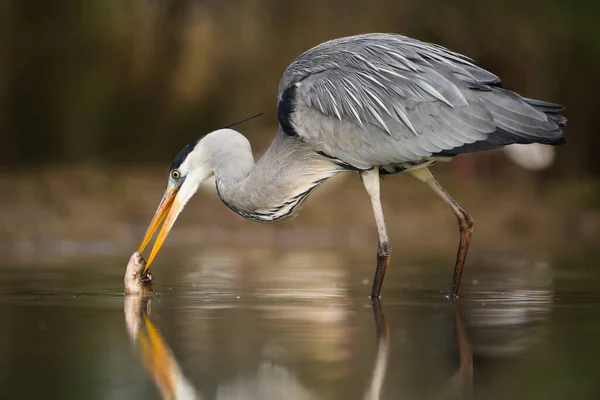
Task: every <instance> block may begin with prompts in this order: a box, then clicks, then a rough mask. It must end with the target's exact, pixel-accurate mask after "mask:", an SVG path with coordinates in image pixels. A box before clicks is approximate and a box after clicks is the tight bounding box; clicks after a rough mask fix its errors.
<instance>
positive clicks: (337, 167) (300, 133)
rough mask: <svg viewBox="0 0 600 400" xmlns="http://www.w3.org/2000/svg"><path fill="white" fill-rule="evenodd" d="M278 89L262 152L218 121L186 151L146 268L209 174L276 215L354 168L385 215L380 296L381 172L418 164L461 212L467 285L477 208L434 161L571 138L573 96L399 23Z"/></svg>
mask: <svg viewBox="0 0 600 400" xmlns="http://www.w3.org/2000/svg"><path fill="white" fill-rule="evenodd" d="M277 99H278V107H277V115H278V119H279V131H278V133H277V135H276V137H275V139H274V141H273V143H272V144H271V145H270V147H269V148H268V150H267V151H266V153H265V154H264V155H263V157H262V158H261V159H260V160H259V161H258V162H257V163H255V161H254V157H253V155H252V150H251V147H250V143H249V142H248V140H247V139H246V138H245V137H244V136H243V135H242V134H240V133H238V132H236V131H234V130H232V129H220V130H217V131H214V132H211V133H209V134H207V135H205V136H203V137H201V138H199V139H197V140H196V141H194V142H193V143H190V144H188V145H187V146H186V147H184V148H183V150H181V152H180V153H179V154H178V155H177V156H176V158H175V160H174V161H173V163H172V164H171V167H170V169H169V177H168V181H167V187H166V190H165V192H164V195H163V198H162V200H161V202H160V204H159V206H158V209H157V210H156V213H155V215H154V217H153V219H152V222H151V223H150V226H149V227H148V230H147V232H146V234H145V236H144V239H143V240H142V243H141V244H140V247H139V249H138V251H139V252H140V253H141V252H142V251H143V250H144V249H145V247H146V246H147V244H148V243H149V241H150V239H151V238H152V237H153V235H154V233H155V232H156V231H157V230H158V228H159V226H160V225H161V223H162V228H161V229H160V231H159V233H158V236H157V238H156V241H155V244H154V246H153V248H152V251H151V253H150V256H149V258H148V263H147V265H146V269H147V268H148V267H149V266H150V264H151V263H152V261H153V260H154V258H155V256H156V254H157V252H158V250H159V249H160V247H161V246H162V244H163V242H164V240H165V238H166V236H167V235H168V233H169V230H170V229H171V227H172V226H173V223H174V222H175V219H176V218H177V216H178V215H179V213H180V212H181V210H182V209H183V207H184V206H185V204H186V203H187V202H188V200H189V199H190V198H191V197H192V195H193V194H194V193H195V192H196V190H197V189H198V186H199V184H200V183H201V182H203V181H205V180H207V179H209V178H211V177H212V176H214V178H215V182H216V188H217V192H218V194H219V197H220V198H221V200H222V201H223V202H224V203H225V204H226V205H227V206H228V207H229V208H231V209H232V210H234V211H235V212H237V213H238V214H240V215H242V216H244V217H245V218H247V219H251V220H256V221H265V222H272V221H278V220H283V219H285V218H288V217H290V216H292V215H293V214H294V213H295V212H296V211H297V210H298V208H299V207H300V205H301V204H302V202H303V201H304V200H305V199H306V198H307V196H308V195H309V194H311V193H312V192H313V191H314V190H315V189H317V188H318V187H319V186H320V185H321V184H322V183H323V182H325V181H326V180H327V179H328V178H330V177H332V176H334V175H336V174H339V173H341V172H345V171H355V172H358V173H359V174H360V177H361V178H362V181H363V183H364V186H365V188H366V190H367V192H368V194H369V196H370V198H371V204H372V207H373V212H374V215H375V221H376V225H377V232H378V237H379V244H378V249H377V267H376V270H375V277H374V279H373V286H372V290H371V296H372V297H379V296H380V293H381V286H382V284H383V279H384V275H385V272H386V269H387V267H388V265H389V261H390V254H391V245H390V240H389V238H388V234H387V229H386V225H385V222H384V218H383V210H382V207H381V201H380V188H379V184H380V179H379V178H380V176H381V175H385V174H394V173H400V172H408V173H410V174H412V175H413V176H415V177H416V178H418V179H419V180H421V181H423V182H425V183H426V184H427V185H429V186H430V187H431V188H432V189H433V190H434V192H435V193H437V194H438V196H440V197H441V198H442V199H443V200H444V201H445V202H446V203H447V204H448V205H449V206H450V208H451V209H452V211H453V212H454V214H455V215H456V217H457V219H458V225H459V232H460V240H459V245H458V253H457V257H456V262H455V266H454V274H453V278H452V284H451V288H450V296H451V297H456V296H457V295H458V291H459V285H460V278H461V274H462V271H463V266H464V263H465V258H466V256H467V250H468V248H469V243H470V241H471V236H472V233H473V219H472V218H471V217H470V216H469V214H467V213H466V212H465V211H464V210H463V209H462V208H461V207H460V206H459V205H458V203H457V202H456V201H454V200H453V199H452V197H450V195H449V194H448V193H447V192H446V191H445V190H444V189H443V188H442V186H441V185H440V184H439V183H438V182H437V181H436V180H435V179H434V178H433V176H432V174H431V173H430V171H429V169H428V167H429V166H431V165H432V164H434V163H436V162H438V161H448V160H450V159H451V158H452V157H454V156H456V155H459V154H463V153H471V152H477V151H483V150H491V149H496V148H500V147H503V146H506V145H508V144H513V143H521V144H529V143H542V144H550V145H557V144H562V143H563V142H564V141H565V140H564V137H563V127H564V125H565V124H566V119H565V118H564V117H562V116H561V115H560V114H559V113H560V112H561V111H562V110H563V106H561V105H558V104H553V103H548V102H544V101H540V100H534V99H529V98H525V97H521V96H520V95H519V94H517V93H515V92H512V91H509V90H507V89H504V88H503V87H502V84H501V81H500V79H499V78H498V77H497V76H496V75H494V74H492V73H491V72H488V71H486V70H485V69H483V68H481V67H478V66H477V65H476V64H475V62H474V61H473V60H471V59H469V58H467V57H465V56H463V55H461V54H458V53H456V52H453V51H450V50H448V49H446V48H444V47H442V46H439V45H436V44H430V43H425V42H422V41H419V40H416V39H412V38H409V37H406V36H401V35H398V34H383V33H373V34H362V35H357V36H350V37H344V38H340V39H335V40H331V41H328V42H325V43H322V44H320V45H318V46H316V47H313V48H311V49H309V50H307V51H306V52H304V53H303V54H301V55H300V56H299V57H298V58H296V60H294V61H293V62H292V63H291V64H290V66H289V67H288V68H287V69H286V70H285V72H284V74H283V76H282V78H281V81H280V83H279V90H278V97H277Z"/></svg>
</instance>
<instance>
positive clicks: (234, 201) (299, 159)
mask: <svg viewBox="0 0 600 400" xmlns="http://www.w3.org/2000/svg"><path fill="white" fill-rule="evenodd" d="M229 152H230V153H231V157H228V159H229V160H230V161H231V160H240V161H241V162H227V163H226V164H223V165H220V166H218V167H216V168H215V169H214V173H215V180H216V185H217V192H218V193H219V197H220V198H221V200H222V201H223V202H224V203H225V204H226V205H227V206H228V207H229V208H231V209H232V210H233V211H235V212H237V213H238V214H240V215H242V216H243V217H245V218H248V219H254V220H260V221H266V222H269V221H276V220H279V219H283V218H287V217H290V216H292V215H293V214H294V213H295V212H296V211H297V210H298V209H299V206H300V205H301V203H302V201H303V200H304V198H305V197H306V196H308V194H310V193H311V192H312V191H313V190H314V189H316V188H317V187H318V186H319V185H320V184H321V183H322V182H324V181H325V180H326V179H327V178H329V177H331V176H333V175H335V174H337V173H338V172H340V168H339V167H338V166H336V165H335V164H333V163H331V162H329V161H327V160H325V159H323V158H322V157H320V156H318V155H317V154H316V153H315V152H314V151H313V150H312V149H310V148H309V147H308V146H306V145H305V144H304V143H302V142H301V141H299V140H297V139H295V138H292V137H289V136H287V135H285V134H281V133H280V134H279V135H277V137H276V139H275V140H274V141H273V143H272V144H271V146H270V147H269V148H268V149H267V151H266V152H265V154H264V155H263V156H262V158H261V159H260V160H259V161H258V162H257V163H256V164H254V158H253V157H252V154H251V151H250V150H249V149H235V150H234V149H230V150H229ZM248 152H250V154H247V153H248ZM233 153H235V154H233Z"/></svg>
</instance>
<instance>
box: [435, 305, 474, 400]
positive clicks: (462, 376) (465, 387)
mask: <svg viewBox="0 0 600 400" xmlns="http://www.w3.org/2000/svg"><path fill="white" fill-rule="evenodd" d="M451 304H452V314H453V317H454V325H455V329H456V344H457V348H458V360H459V362H458V368H457V369H456V372H455V373H454V374H453V375H452V376H451V377H450V379H448V380H447V381H446V383H444V385H443V386H442V388H441V390H440V392H439V393H438V395H437V396H435V398H436V399H446V398H451V397H459V396H460V397H461V398H465V397H467V398H468V397H472V392H473V351H472V349H471V342H470V341H469V338H468V336H467V330H466V329H465V324H464V322H463V319H462V316H461V314H460V305H459V303H458V301H456V300H454V301H452V302H451Z"/></svg>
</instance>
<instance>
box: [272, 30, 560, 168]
mask: <svg viewBox="0 0 600 400" xmlns="http://www.w3.org/2000/svg"><path fill="white" fill-rule="evenodd" d="M499 85H500V79H499V78H498V77H497V76H495V75H494V74H492V73H490V72H488V71H486V70H484V69H482V68H480V67H478V66H476V65H475V64H474V63H473V62H472V61H471V60H469V59H468V58H466V57H464V56H462V55H460V54H457V53H454V52H451V51H450V50H447V49H445V48H443V47H441V46H438V45H433V44H428V43H423V42H420V41H417V40H414V39H410V38H407V37H404V36H400V35H393V34H368V35H359V36H353V37H348V38H343V39H337V40H334V41H330V42H326V43H323V44H321V45H319V46H317V47H315V48H313V49H311V50H309V51H307V52H305V53H304V54H302V55H301V56H300V57H298V58H297V59H296V60H295V61H294V62H293V63H292V64H291V65H290V67H288V69H287V70H286V72H285V73H284V76H283V77H282V80H281V82H280V87H279V101H280V103H279V108H280V110H279V117H280V123H281V125H282V128H283V129H284V130H285V131H286V132H288V134H297V135H298V136H300V137H301V138H302V139H303V140H304V141H305V142H306V143H308V144H309V145H312V146H313V147H314V148H315V150H318V151H321V152H323V153H326V154H328V155H329V156H331V157H335V158H336V159H339V160H341V161H343V162H344V163H347V164H350V165H352V166H354V167H356V168H369V167H370V166H373V165H394V164H402V163H418V162H421V161H423V160H424V159H427V158H429V157H435V156H449V155H450V156H452V155H455V154H459V153H462V152H466V151H478V150H487V149H490V148H496V147H500V146H503V145H506V144H509V143H532V142H540V143H553V142H556V141H559V140H560V139H562V130H561V126H562V125H564V120H563V119H561V118H560V117H557V115H558V114H557V113H558V112H559V111H560V110H562V108H561V106H559V105H555V104H551V103H546V102H541V101H538V100H531V99H525V98H522V97H521V96H519V95H518V94H516V93H513V92H510V91H507V90H505V89H502V88H501V87H500V86H499ZM285 99H287V101H288V102H287V103H285V102H284V100H285ZM284 103H285V104H284ZM282 111H283V112H282ZM561 122H563V124H561ZM286 125H287V127H288V129H286Z"/></svg>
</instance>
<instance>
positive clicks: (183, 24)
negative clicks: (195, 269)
mask: <svg viewBox="0 0 600 400" xmlns="http://www.w3.org/2000/svg"><path fill="white" fill-rule="evenodd" d="M598 15H600V2H598V1H589V2H586V1H573V2H564V1H558V0H529V1H524V0H519V1H517V0H506V1H498V0H493V1H486V2H483V1H477V0H458V1H447V0H429V1H419V0H401V1H399V0H328V1H323V0H304V1H290V0H263V1H259V0H244V1H242V0H238V1H231V0H225V1H223V0H219V1H217V0H205V1H192V0H180V1H166V0H135V1H120V0H59V1H53V2H47V1H18V0H2V1H0V60H1V61H0V143H1V144H0V164H2V165H17V164H19V165H29V164H47V163H53V164H54V163H114V162H132V163H150V162H158V161H160V162H167V161H168V160H169V159H171V158H172V157H173V156H174V154H175V153H176V152H177V151H178V150H179V149H180V148H182V147H183V146H184V145H185V144H186V143H188V142H190V141H191V140H193V139H194V138H196V137H198V136H200V135H202V134H204V133H206V132H208V131H211V130H214V129H216V128H219V127H221V126H224V125H227V124H228V123H230V122H232V121H235V120H237V119H240V118H243V117H245V116H248V115H252V114H254V113H256V112H260V111H264V112H266V116H264V117H262V118H261V119H260V120H258V121H255V122H253V123H252V124H253V125H248V126H244V127H242V128H240V130H241V131H244V132H245V133H247V134H248V136H249V138H250V139H251V141H253V142H254V143H256V144H257V149H260V148H264V146H265V145H266V143H268V141H269V140H270V139H271V138H272V137H273V135H274V132H275V127H276V124H277V118H276V92H277V85H278V82H279V78H280V76H281V74H282V73H283V71H284V69H285V68H286V67H287V65H288V64H289V63H290V62H291V61H292V60H293V59H294V58H295V57H296V56H297V55H299V54H300V53H301V52H303V51H304V50H306V49H308V48H310V47H312V46H313V45H316V44H318V43H320V42H322V41H325V40H328V39H332V38H336V37H341V36H346V35H351V34H356V33H363V32H375V31H380V32H398V33H402V34H405V35H409V36H413V37H416V38H419V39H421V40H425V41H432V42H437V43H439V44H442V45H444V46H446V47H449V48H451V49H452V50H455V51H458V52H461V53H464V54H466V55H468V56H470V57H472V58H473V59H475V60H476V61H477V62H478V63H479V64H480V65H481V66H483V67H485V68H487V69H490V70H491V71H493V72H494V73H496V74H497V75H499V76H500V77H501V78H502V79H503V81H504V83H505V86H506V87H507V88H511V89H513V90H516V91H518V92H519V93H521V94H523V95H524V96H528V97H535V98H539V99H544V100H548V101H553V102H557V103H562V104H565V105H566V106H567V111H566V113H565V115H566V116H567V117H568V118H569V127H568V131H567V136H568V144H567V145H566V146H563V147H561V148H560V149H559V158H558V163H557V166H556V167H555V168H554V172H555V173H559V174H562V175H568V176H577V175H581V174H591V175H594V176H599V175H600V161H599V159H598V157H597V156H596V149H598V148H599V147H600V135H598V133H597V132H596V128H595V117H596V115H595V113H596V112H597V108H598V105H599V101H598V95H597V93H599V92H600V90H599V89H600V88H599V87H598V86H600V80H599V79H597V78H596V77H597V76H598V74H599V71H600V29H599V28H598V25H597V21H596V19H597V16H598Z"/></svg>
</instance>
